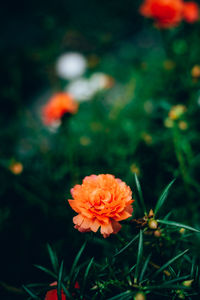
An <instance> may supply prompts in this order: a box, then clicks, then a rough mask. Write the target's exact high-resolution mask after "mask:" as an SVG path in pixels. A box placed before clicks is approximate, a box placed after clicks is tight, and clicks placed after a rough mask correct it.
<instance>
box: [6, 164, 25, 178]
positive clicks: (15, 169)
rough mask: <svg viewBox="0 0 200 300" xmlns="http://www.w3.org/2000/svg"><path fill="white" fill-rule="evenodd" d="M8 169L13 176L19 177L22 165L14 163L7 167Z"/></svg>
mask: <svg viewBox="0 0 200 300" xmlns="http://www.w3.org/2000/svg"><path fill="white" fill-rule="evenodd" d="M9 169H10V171H11V172H12V173H13V174H15V175H19V174H21V173H22V172H23V165H22V163H20V162H17V161H16V162H13V163H12V164H11V165H10V166H9Z"/></svg>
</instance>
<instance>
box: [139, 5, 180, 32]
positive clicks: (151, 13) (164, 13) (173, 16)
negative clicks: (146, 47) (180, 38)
mask: <svg viewBox="0 0 200 300" xmlns="http://www.w3.org/2000/svg"><path fill="white" fill-rule="evenodd" d="M182 12H183V1H182V0H145V1H144V3H143V4H142V5H141V7H140V13H141V14H142V15H143V16H145V17H148V18H153V19H155V23H156V25H157V26H158V27H159V28H171V27H175V26H177V25H178V24H179V23H180V22H181V20H182Z"/></svg>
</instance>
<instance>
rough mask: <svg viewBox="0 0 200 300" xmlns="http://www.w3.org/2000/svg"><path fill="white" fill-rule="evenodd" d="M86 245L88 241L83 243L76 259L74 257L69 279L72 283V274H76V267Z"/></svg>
mask: <svg viewBox="0 0 200 300" xmlns="http://www.w3.org/2000/svg"><path fill="white" fill-rule="evenodd" d="M85 246H86V242H85V243H84V244H83V246H82V247H81V249H80V250H79V252H78V254H77V255H76V257H75V259H74V262H73V265H72V268H71V271H70V274H69V281H70V284H71V280H72V276H73V274H74V271H75V268H76V266H77V264H78V261H79V259H80V257H81V254H82V252H83V250H84V249H85Z"/></svg>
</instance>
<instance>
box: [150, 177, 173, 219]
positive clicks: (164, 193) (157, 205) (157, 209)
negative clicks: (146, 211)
mask: <svg viewBox="0 0 200 300" xmlns="http://www.w3.org/2000/svg"><path fill="white" fill-rule="evenodd" d="M175 180H176V179H174V180H172V181H171V182H170V183H169V184H168V185H167V187H166V188H165V189H164V191H163V193H162V194H161V196H160V198H159V199H158V202H157V203H156V207H155V209H154V214H155V215H156V214H157V212H158V211H159V210H160V208H161V207H162V206H163V204H164V202H165V200H166V198H167V196H168V193H169V189H170V188H171V186H172V184H173V183H174V181H175Z"/></svg>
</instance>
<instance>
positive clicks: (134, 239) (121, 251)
mask: <svg viewBox="0 0 200 300" xmlns="http://www.w3.org/2000/svg"><path fill="white" fill-rule="evenodd" d="M138 238H139V234H137V235H136V236H134V238H133V239H132V240H131V241H130V242H129V243H128V244H127V245H126V246H125V247H123V248H122V249H121V250H119V251H118V252H117V253H116V254H115V255H114V257H116V256H118V255H119V254H121V253H123V252H124V251H125V250H126V249H127V248H129V247H130V246H131V245H132V244H133V243H134V242H135V241H136V240H137V239H138Z"/></svg>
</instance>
